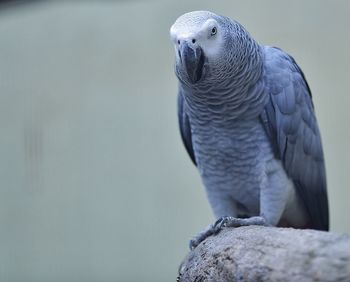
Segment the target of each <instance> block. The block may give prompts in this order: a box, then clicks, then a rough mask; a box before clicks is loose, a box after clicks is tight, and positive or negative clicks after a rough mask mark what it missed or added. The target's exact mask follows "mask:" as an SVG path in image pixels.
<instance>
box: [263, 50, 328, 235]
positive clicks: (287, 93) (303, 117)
mask: <svg viewBox="0 0 350 282" xmlns="http://www.w3.org/2000/svg"><path fill="white" fill-rule="evenodd" d="M265 51H266V52H265V54H266V65H265V72H264V79H265V85H266V90H267V92H268V93H269V97H270V99H269V101H268V103H267V105H266V106H265V110H264V112H263V114H262V116H261V118H262V122H263V124H264V125H265V128H266V131H267V133H268V136H269V137H270V139H271V143H272V145H273V147H274V150H275V152H276V156H277V157H278V158H280V159H281V160H282V162H283V165H284V168H285V170H286V172H287V174H288V176H289V177H290V178H291V179H292V180H293V182H294V185H295V187H296V189H297V193H298V195H299V196H300V198H301V199H302V201H303V203H304V205H305V207H306V211H307V212H308V214H309V216H310V220H311V222H310V224H311V226H310V227H311V228H314V229H320V230H328V229H329V214H328V197H327V185H326V173H325V165H324V158H323V150H322V144H321V137H320V132H319V129H318V125H317V121H316V117H315V113H314V108H313V103H312V97H311V92H310V88H309V86H308V84H307V82H306V79H305V76H304V74H303V72H302V71H301V69H300V68H299V66H298V65H297V64H296V62H295V61H294V59H293V58H292V57H291V56H289V55H287V54H286V53H284V52H283V51H282V50H280V49H278V48H273V47H266V48H265Z"/></svg>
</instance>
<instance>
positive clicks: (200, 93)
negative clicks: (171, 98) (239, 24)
mask: <svg viewBox="0 0 350 282" xmlns="http://www.w3.org/2000/svg"><path fill="white" fill-rule="evenodd" d="M246 50H247V54H246V56H245V58H246V61H245V62H244V64H242V65H241V66H238V67H236V69H235V70H230V72H231V73H233V75H231V76H229V77H227V78H225V79H223V80H221V81H215V80H213V79H205V80H203V81H202V82H201V83H198V85H192V86H190V85H186V84H184V83H182V82H180V87H182V89H183V90H184V92H185V95H184V97H185V101H186V103H187V105H188V110H189V111H188V113H189V116H190V119H191V122H193V123H195V124H203V125H206V126H208V125H213V126H220V127H234V126H235V122H236V121H241V120H250V119H254V118H256V117H257V116H258V115H259V114H260V112H261V110H262V108H263V107H264V105H265V103H266V99H267V95H266V93H264V91H263V89H264V87H261V83H264V82H263V80H262V79H260V78H261V76H262V72H263V60H264V57H263V51H262V48H261V46H260V45H259V44H258V43H256V42H255V41H254V40H253V39H251V41H250V46H249V48H246Z"/></svg>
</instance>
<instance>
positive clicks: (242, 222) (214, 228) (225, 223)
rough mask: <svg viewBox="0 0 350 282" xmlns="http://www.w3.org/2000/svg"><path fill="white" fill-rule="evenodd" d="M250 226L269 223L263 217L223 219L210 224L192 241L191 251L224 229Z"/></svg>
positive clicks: (227, 217) (228, 217) (230, 217)
mask: <svg viewBox="0 0 350 282" xmlns="http://www.w3.org/2000/svg"><path fill="white" fill-rule="evenodd" d="M249 225H267V223H266V220H265V219H264V218H263V217H261V216H253V217H249V218H236V217H232V216H224V217H221V218H219V219H218V220H217V221H215V222H214V224H210V225H209V226H208V227H207V228H206V229H204V230H203V231H201V232H200V233H199V234H197V235H196V236H195V237H194V238H193V239H191V240H190V244H189V245H190V249H191V250H193V249H194V248H196V247H197V246H198V245H199V244H200V243H201V242H203V241H204V240H205V239H206V238H208V237H209V236H211V235H215V234H217V233H219V231H220V230H221V229H223V228H224V227H240V226H249Z"/></svg>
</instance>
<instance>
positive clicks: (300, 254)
mask: <svg viewBox="0 0 350 282" xmlns="http://www.w3.org/2000/svg"><path fill="white" fill-rule="evenodd" d="M177 279H178V280H177V281H182V282H184V281H191V282H204V281H206V282H209V281H213V282H214V281H215V282H228V281H230V282H232V281H298V282H299V281H303V282H304V281H350V236H349V235H346V234H336V233H329V232H323V231H316V230H299V229H293V228H276V227H263V226H247V227H239V228H227V229H224V230H222V231H221V232H220V233H219V234H218V235H216V236H211V237H209V238H207V239H206V240H205V241H203V242H202V243H201V244H200V245H199V246H198V247H197V248H195V249H194V250H193V251H191V252H190V253H189V254H188V255H187V257H186V258H185V259H184V261H183V262H182V264H181V266H180V269H179V277H178V278H177Z"/></svg>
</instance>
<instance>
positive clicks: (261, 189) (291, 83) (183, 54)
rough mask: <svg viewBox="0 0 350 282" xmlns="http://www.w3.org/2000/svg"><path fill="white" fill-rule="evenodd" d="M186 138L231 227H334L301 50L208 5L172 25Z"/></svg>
mask: <svg viewBox="0 0 350 282" xmlns="http://www.w3.org/2000/svg"><path fill="white" fill-rule="evenodd" d="M170 36H171V40H172V42H173V43H174V46H175V53H176V55H175V56H176V63H175V73H176V76H177V78H178V80H179V93H178V118H179V125H180V131H181V137H182V140H183V143H184V145H185V147H186V149H187V152H188V154H189V156H190V157H191V159H192V161H193V163H194V164H195V165H196V166H197V168H198V170H199V173H200V176H201V178H202V182H203V184H204V186H205V188H206V192H207V196H208V199H209V202H210V204H211V207H212V209H213V211H214V214H215V217H216V218H217V221H216V222H215V223H214V224H212V225H209V226H208V227H207V228H206V229H205V230H204V231H202V232H201V233H199V234H198V235H197V236H196V237H194V238H193V239H192V240H191V242H190V247H191V248H194V247H196V246H197V245H198V244H199V243H200V242H201V241H203V240H204V239H205V238H206V237H207V236H210V235H211V234H215V233H217V232H218V231H219V230H221V229H222V228H223V227H225V226H236V227H237V226H242V225H251V224H259V225H270V226H288V227H295V228H312V229H319V230H328V229H329V219H328V217H329V215H328V199H327V189H326V174H325V166H324V158H323V151H322V144H321V138H320V132H319V129H318V126H317V121H316V117H315V113H314V106H313V103H312V98H311V92H310V88H309V86H308V84H307V82H306V80H305V76H304V74H303V72H302V71H301V69H300V68H299V66H298V65H297V63H296V62H295V61H294V59H293V58H292V57H291V56H290V55H288V54H286V53H285V52H283V51H282V50H281V49H279V48H276V47H270V46H264V45H260V44H259V43H257V42H256V41H255V40H254V39H253V38H252V37H251V36H250V35H249V33H248V32H247V31H246V30H245V29H244V27H242V26H241V25H240V24H239V23H238V22H236V21H233V20H231V19H229V18H227V17H223V16H219V15H216V14H214V13H211V12H208V11H195V12H190V13H186V14H184V15H182V16H180V17H179V18H178V19H177V20H176V21H175V23H174V24H173V25H172V27H171V29H170Z"/></svg>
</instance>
